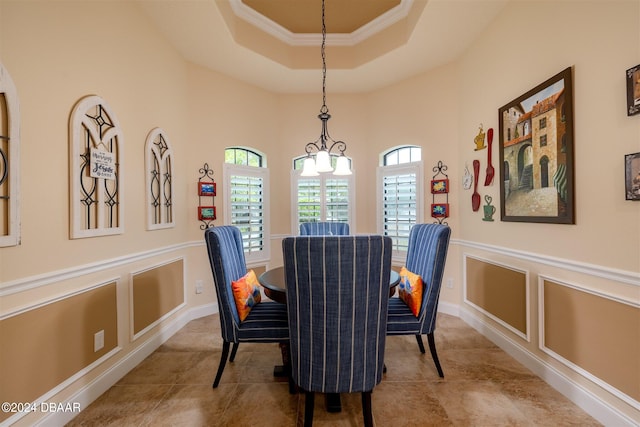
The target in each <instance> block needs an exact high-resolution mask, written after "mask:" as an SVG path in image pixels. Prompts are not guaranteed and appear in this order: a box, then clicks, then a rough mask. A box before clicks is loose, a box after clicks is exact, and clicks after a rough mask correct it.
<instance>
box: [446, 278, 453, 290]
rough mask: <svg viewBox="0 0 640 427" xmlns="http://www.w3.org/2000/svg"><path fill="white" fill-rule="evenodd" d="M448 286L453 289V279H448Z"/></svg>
mask: <svg viewBox="0 0 640 427" xmlns="http://www.w3.org/2000/svg"><path fill="white" fill-rule="evenodd" d="M446 286H447V288H449V289H453V279H447V284H446Z"/></svg>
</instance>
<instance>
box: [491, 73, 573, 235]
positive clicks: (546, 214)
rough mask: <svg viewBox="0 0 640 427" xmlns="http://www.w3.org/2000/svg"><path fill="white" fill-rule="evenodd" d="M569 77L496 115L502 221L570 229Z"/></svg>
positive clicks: (547, 84)
mask: <svg viewBox="0 0 640 427" xmlns="http://www.w3.org/2000/svg"><path fill="white" fill-rule="evenodd" d="M571 73H572V69H571V67H569V68H566V69H565V70H563V71H561V72H560V73H558V74H556V75H555V76H553V77H551V78H550V79H548V80H546V81H545V82H543V83H541V84H539V85H538V86H536V87H534V88H533V89H531V90H530V91H528V92H527V93H525V94H524V95H522V96H519V97H518V98H516V99H514V100H513V101H511V102H509V103H508V104H506V105H505V106H503V107H501V108H500V109H499V110H498V115H499V124H500V149H499V155H500V192H501V194H502V197H501V199H500V217H501V220H502V221H516V222H545V223H558V224H575V211H574V204H575V203H574V164H573V161H574V157H573V147H574V141H573V84H572V74H571Z"/></svg>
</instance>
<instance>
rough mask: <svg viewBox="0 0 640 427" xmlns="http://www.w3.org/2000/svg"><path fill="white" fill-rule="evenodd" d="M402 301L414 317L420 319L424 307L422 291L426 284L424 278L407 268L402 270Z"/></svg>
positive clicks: (400, 287)
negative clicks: (421, 307) (421, 309)
mask: <svg viewBox="0 0 640 427" xmlns="http://www.w3.org/2000/svg"><path fill="white" fill-rule="evenodd" d="M398 288H399V289H400V290H399V291H398V293H399V296H400V299H401V300H402V301H404V303H405V304H407V307H409V309H410V310H411V312H412V313H413V315H414V316H416V317H418V313H420V306H422V291H423V288H424V283H422V277H420V276H419V275H417V274H415V273H412V272H410V271H409V270H407V268H406V267H402V268H401V269H400V283H399V284H398Z"/></svg>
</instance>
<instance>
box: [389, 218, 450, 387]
mask: <svg viewBox="0 0 640 427" xmlns="http://www.w3.org/2000/svg"><path fill="white" fill-rule="evenodd" d="M450 236H451V229H450V228H449V227H448V226H446V225H441V224H416V225H414V226H413V227H412V228H411V231H410V232H409V247H408V248H407V260H406V264H405V266H406V269H407V270H408V271H409V272H411V273H414V274H416V275H419V276H420V278H421V279H422V282H423V284H424V288H423V292H422V299H421V304H420V309H419V311H418V312H417V315H416V314H414V313H413V312H412V311H411V310H410V308H409V307H408V306H407V304H405V303H404V302H403V301H402V300H401V299H400V298H391V299H390V300H389V317H388V320H387V335H415V337H416V340H417V341H418V346H419V347H420V352H422V353H423V354H424V353H425V350H424V344H423V342H422V335H423V334H426V335H427V340H428V342H429V350H430V351H431V357H432V358H433V362H434V363H435V365H436V369H437V370H438V375H440V377H443V378H444V373H443V372H442V367H441V366H440V361H439V360H438V353H437V352H436V343H435V339H434V337H433V333H434V331H435V329H436V315H437V312H438V299H439V297H440V285H441V284H442V275H443V273H444V265H445V261H446V259H447V249H448V247H449V238H450ZM402 280H405V278H403V277H401V281H402ZM400 286H402V283H401V285H400Z"/></svg>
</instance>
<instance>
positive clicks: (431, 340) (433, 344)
mask: <svg viewBox="0 0 640 427" xmlns="http://www.w3.org/2000/svg"><path fill="white" fill-rule="evenodd" d="M427 341H429V350H431V357H432V358H433V361H434V363H435V364H436V369H437V370H438V375H440V378H444V373H443V372H442V367H441V366H440V361H439V360H438V353H437V352H436V341H435V339H434V338H433V332H431V333H430V334H427Z"/></svg>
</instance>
